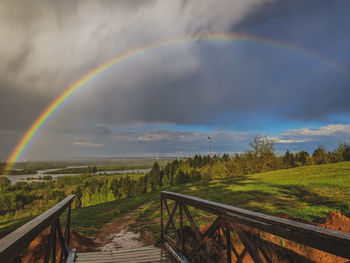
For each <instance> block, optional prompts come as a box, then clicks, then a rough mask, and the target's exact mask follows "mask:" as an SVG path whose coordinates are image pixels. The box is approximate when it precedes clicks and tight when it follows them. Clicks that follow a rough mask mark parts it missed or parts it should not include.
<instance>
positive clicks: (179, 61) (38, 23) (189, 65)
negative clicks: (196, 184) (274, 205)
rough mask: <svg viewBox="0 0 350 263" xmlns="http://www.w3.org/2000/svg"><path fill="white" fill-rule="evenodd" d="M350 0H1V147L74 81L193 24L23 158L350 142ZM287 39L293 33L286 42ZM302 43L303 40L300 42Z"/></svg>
mask: <svg viewBox="0 0 350 263" xmlns="http://www.w3.org/2000/svg"><path fill="white" fill-rule="evenodd" d="M349 9H350V2H349V1H347V0H343V1H341V0H333V1H327V0H309V1H304V0H284V1H279V0H217V1H211V0H183V1H180V0H179V1H162V0H138V1H136V0H134V1H130V0H118V1H112V0H102V1H93V0H81V1H79V0H76V1H69V0H61V1H54V0H51V1H47V0H45V1H44V0H43V1H41V0H30V1H29V0H21V1H19V0H18V1H17V0H3V1H1V2H0V17H1V23H0V36H1V41H0V120H1V121H0V160H6V159H7V158H8V156H9V155H10V153H11V152H12V151H13V149H14V147H15V146H16V144H17V143H18V141H19V140H20V138H21V136H23V134H24V133H25V131H26V130H27V129H28V128H29V127H30V125H31V124H32V123H33V122H34V121H35V119H36V118H37V117H38V116H39V114H40V113H41V112H42V111H43V110H44V109H45V108H46V107H47V106H48V105H49V104H50V103H51V102H52V101H53V100H54V99H55V98H56V97H57V96H58V95H60V94H61V93H62V92H64V91H65V90H66V89H67V88H68V87H69V85H71V84H72V83H74V82H75V81H77V80H79V79H80V78H82V76H84V75H85V74H87V73H89V72H91V71H92V70H93V69H95V68H96V67H97V66H99V65H100V64H102V63H104V62H106V61H109V60H111V59H112V58H115V57H118V56H120V55H121V54H124V53H126V52H128V51H130V50H133V49H136V48H139V47H143V46H146V45H151V44H152V43H158V42H165V41H168V40H169V39H176V38H182V37H188V36H194V35H210V34H218V33H222V34H232V33H236V34H245V35H250V36H254V37H258V38H265V39H269V41H270V42H272V43H275V44H271V43H270V44H266V43H261V42H260V43H259V42H256V41H234V40H230V41H228V40H200V41H192V42H183V43H176V44H172V45H167V46H163V47H159V48H156V49H153V50H150V51H148V52H145V53H143V54H140V55H137V56H134V57H132V58H130V59H128V60H127V61H125V62H123V63H121V64H118V65H116V66H114V67H112V68H110V69H109V70H108V71H106V72H104V73H101V74H99V75H98V76H96V77H95V78H93V79H92V80H90V81H89V82H88V83H86V84H85V85H84V86H83V87H82V88H81V89H80V90H79V91H77V92H76V93H75V94H74V95H72V96H71V97H70V98H69V99H68V100H67V101H65V103H64V104H63V105H61V107H60V108H59V109H58V110H57V111H56V112H55V113H54V114H53V115H52V116H51V117H50V118H49V119H48V120H47V121H46V122H45V124H44V125H43V126H42V127H41V128H40V130H39V131H38V132H37V134H35V136H34V137H33V139H32V140H31V141H30V143H29V145H28V146H27V147H26V148H25V150H24V152H23V153H22V155H21V157H20V158H21V160H41V159H62V158H63V159H67V158H85V157H88V158H93V157H99V158H101V157H126V156H127V157H133V156H138V157H140V156H145V157H149V156H152V157H154V156H156V157H166V156H179V157H180V156H191V155H194V154H196V153H206V152H207V151H208V141H207V137H208V136H211V137H212V149H213V152H215V153H223V152H228V153H234V152H241V151H244V150H246V149H248V148H249V142H251V141H252V140H253V138H254V137H255V136H257V135H258V134H260V135H262V136H268V137H269V138H270V139H272V140H274V142H275V146H276V149H277V151H278V152H283V151H285V150H287V149H289V150H291V151H298V150H307V151H312V150H313V149H315V148H316V147H317V146H318V145H320V144H322V145H325V146H326V147H327V148H328V149H329V150H332V149H334V148H335V147H337V146H338V144H339V143H340V142H346V143H350V103H349V101H350V34H349V33H348V25H349V24H350V16H349V15H348V10H349ZM276 43H284V44H276ZM291 47H293V48H291Z"/></svg>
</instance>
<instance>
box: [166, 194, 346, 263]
mask: <svg viewBox="0 0 350 263" xmlns="http://www.w3.org/2000/svg"><path fill="white" fill-rule="evenodd" d="M161 195H162V197H163V198H166V199H169V200H174V201H177V202H179V203H183V204H188V205H190V206H193V207H195V208H198V209H201V210H204V211H207V212H210V213H213V214H215V215H218V216H222V217H224V218H225V219H228V220H230V221H232V222H235V223H239V224H243V225H246V226H250V227H252V228H255V229H258V230H260V231H263V232H267V233H270V234H273V235H276V236H279V237H282V238H286V239H289V240H292V241H294V242H297V243H299V244H303V245H306V246H309V247H312V248H316V249H319V250H322V251H324V252H328V253H331V254H334V255H337V256H340V257H344V258H347V259H350V249H349V246H350V234H348V233H343V232H339V231H334V230H331V229H327V228H322V227H318V226H313V225H310V224H304V223H300V222H296V221H292V220H288V219H283V218H279V217H275V216H269V215H265V214H262V213H258V212H253V211H249V210H246V209H242V208H238V207H234V206H230V205H225V204H220V203H216V202H212V201H208V200H204V199H201V198H197V197H192V196H188V195H183V194H178V193H171V192H167V191H163V192H161Z"/></svg>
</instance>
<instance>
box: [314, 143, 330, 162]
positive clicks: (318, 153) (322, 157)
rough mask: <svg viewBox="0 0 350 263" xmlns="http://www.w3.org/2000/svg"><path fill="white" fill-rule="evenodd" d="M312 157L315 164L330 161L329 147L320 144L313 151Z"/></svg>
mask: <svg viewBox="0 0 350 263" xmlns="http://www.w3.org/2000/svg"><path fill="white" fill-rule="evenodd" d="M312 159H313V162H314V164H324V163H327V162H328V156H327V149H326V147H325V146H323V145H319V146H318V148H317V149H316V150H315V151H314V152H313V154H312Z"/></svg>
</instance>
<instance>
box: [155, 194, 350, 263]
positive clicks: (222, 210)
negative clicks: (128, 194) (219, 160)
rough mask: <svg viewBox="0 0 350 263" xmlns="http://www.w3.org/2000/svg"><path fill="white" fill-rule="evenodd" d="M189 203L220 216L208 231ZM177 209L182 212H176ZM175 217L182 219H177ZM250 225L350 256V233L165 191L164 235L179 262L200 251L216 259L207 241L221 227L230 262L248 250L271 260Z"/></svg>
mask: <svg viewBox="0 0 350 263" xmlns="http://www.w3.org/2000/svg"><path fill="white" fill-rule="evenodd" d="M170 202H171V203H173V207H172V208H171V207H170ZM189 206H191V207H193V208H196V209H199V210H202V211H205V212H209V213H210V214H212V215H214V216H216V219H215V220H214V221H213V223H212V224H211V225H210V227H209V228H208V229H207V230H206V231H203V232H204V233H202V232H200V230H199V229H198V227H197V226H196V224H195V220H194V218H193V216H192V215H191V213H190V211H189V208H188V207H189ZM164 210H165V211H166V214H167V218H168V219H167V221H165V220H164ZM177 210H178V214H177V216H175V214H176V211H177ZM184 214H185V215H186V217H187V220H188V221H187V222H189V225H190V226H191V229H192V232H193V233H194V242H192V244H191V246H189V244H186V238H185V237H184V218H185V216H184ZM175 218H177V219H178V220H177V222H176V220H175ZM176 226H177V227H176ZM247 227H248V228H249V229H255V230H258V231H260V232H265V233H270V234H272V235H275V236H278V237H280V238H284V239H287V240H290V241H294V242H296V243H298V244H301V245H305V246H308V247H311V248H315V249H318V250H321V251H324V252H327V253H330V254H333V255H336V256H340V257H342V258H345V259H350V234H347V233H343V232H338V231H333V230H330V229H326V228H322V227H318V226H314V225H309V224H304V223H300V222H295V221H292V220H287V219H283V218H279V217H275V216H269V215H265V214H261V213H257V212H253V211H249V210H245V209H241V208H237V207H233V206H230V205H224V204H220V203H216V202H211V201H207V200H204V199H201V198H196V197H192V196H188V195H183V194H177V193H171V192H161V231H162V232H161V233H162V238H163V240H164V241H165V245H166V247H167V249H168V250H169V252H170V253H171V254H173V256H174V257H175V259H177V261H178V262H189V261H192V260H193V259H194V258H195V256H196V255H197V254H198V253H200V254H201V255H202V259H201V260H204V261H206V262H212V259H211V258H210V256H209V252H210V251H209V249H208V247H207V245H206V244H207V242H208V240H209V238H211V237H212V236H213V235H214V233H215V232H217V230H219V229H220V231H222V233H224V235H225V238H226V242H225V246H226V258H227V262H230V263H231V262H233V260H235V262H242V260H243V258H244V257H245V256H246V255H247V254H249V255H250V257H251V259H252V260H253V261H254V262H258V263H262V262H271V259H270V258H269V257H268V256H267V254H266V252H265V251H264V249H263V248H262V247H259V246H257V245H256V242H254V240H252V239H251V237H250V236H249V235H248V234H247V231H244V228H247ZM170 229H171V230H170ZM169 232H172V235H173V237H174V238H172V237H170V236H169ZM232 232H233V233H235V236H236V237H237V238H238V239H239V240H240V241H241V244H242V245H243V248H244V249H243V250H241V251H240V253H239V252H238V250H237V249H236V247H235V244H233V242H232V239H231V237H232V235H233V233H232ZM231 233H232V234H231ZM193 243H194V244H193Z"/></svg>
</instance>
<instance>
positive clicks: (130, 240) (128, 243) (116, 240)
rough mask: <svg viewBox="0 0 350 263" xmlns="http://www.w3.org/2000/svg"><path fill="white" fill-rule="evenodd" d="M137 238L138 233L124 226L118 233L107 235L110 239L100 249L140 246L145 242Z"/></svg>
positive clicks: (108, 249) (138, 236)
mask: <svg viewBox="0 0 350 263" xmlns="http://www.w3.org/2000/svg"><path fill="white" fill-rule="evenodd" d="M139 238H140V233H134V232H132V231H129V229H128V228H125V229H123V230H121V231H120V232H119V233H115V234H112V235H111V236H109V238H108V239H110V241H109V242H108V243H107V244H105V245H104V246H103V247H102V248H101V251H110V250H117V249H130V248H138V247H142V246H144V245H145V244H144V243H142V242H141V241H139V240H138V239H139Z"/></svg>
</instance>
